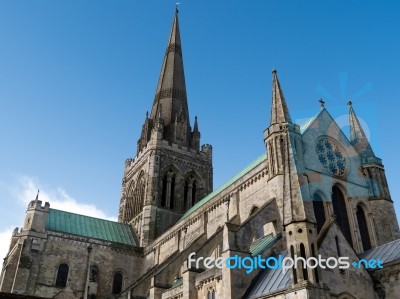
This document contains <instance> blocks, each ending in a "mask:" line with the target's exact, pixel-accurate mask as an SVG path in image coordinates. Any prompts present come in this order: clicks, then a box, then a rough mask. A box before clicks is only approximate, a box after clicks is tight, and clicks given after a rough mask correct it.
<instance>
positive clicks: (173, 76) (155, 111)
mask: <svg viewBox="0 0 400 299" xmlns="http://www.w3.org/2000/svg"><path fill="white" fill-rule="evenodd" d="M161 106H162V110H161V108H160V107H161ZM159 114H161V119H162V121H163V123H164V133H163V139H165V140H168V141H169V142H172V143H178V144H179V145H183V146H188V145H189V144H190V123H189V110H188V104H187V97H186V84H185V75H184V70H183V58H182V48H181V38H180V33H179V22H178V10H177V9H176V10H175V16H174V21H173V22H172V28H171V33H170V36H169V40H168V45H167V49H166V52H165V56H164V61H163V64H162V67H161V73H160V78H159V80H158V85H157V89H156V95H155V98H154V103H153V107H152V110H151V114H150V119H152V120H155V119H156V117H157V116H158V115H159ZM177 116H178V118H177ZM176 119H177V122H176V121H175V120H176Z"/></svg>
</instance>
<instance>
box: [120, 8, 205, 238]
mask: <svg viewBox="0 0 400 299" xmlns="http://www.w3.org/2000/svg"><path fill="white" fill-rule="evenodd" d="M193 126H194V128H193V130H192V128H191V126H190V119H189V108H188V101H187V93H186V84H185V75H184V69H183V55H182V44H181V38H180V31H179V21H178V10H177V9H176V10H175V15H174V20H173V22H172V28H171V33H170V36H169V39H168V44H167V48H166V51H165V55H164V60H163V64H162V67H161V73H160V77H159V80H158V84H157V88H156V94H155V97H154V101H153V105H152V109H151V113H150V114H148V113H146V116H145V121H144V124H143V126H142V132H141V135H140V138H139V140H138V142H137V153H136V156H135V157H134V158H131V159H127V160H126V162H125V171H124V177H123V181H122V192H121V193H122V194H121V201H120V209H119V217H118V220H119V221H120V222H125V223H130V224H131V225H132V226H133V228H134V229H135V231H136V233H137V236H138V238H139V240H140V244H141V246H146V245H147V244H149V242H151V241H152V240H154V239H155V238H156V237H157V236H159V235H160V234H162V233H163V232H164V231H165V230H167V229H168V228H169V227H170V226H171V225H173V224H174V223H175V222H176V221H177V220H178V219H179V218H180V217H181V216H182V215H183V213H184V212H185V211H186V210H188V209H189V208H191V207H192V206H193V205H194V204H195V203H196V202H198V201H199V200H200V199H201V198H203V197H204V196H206V195H207V194H208V193H210V192H211V191H212V186H213V176H212V171H213V169H212V146H211V145H209V144H206V145H202V146H200V131H199V125H198V120H197V117H196V118H195V121H194V124H193Z"/></svg>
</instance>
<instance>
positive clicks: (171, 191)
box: [161, 165, 179, 209]
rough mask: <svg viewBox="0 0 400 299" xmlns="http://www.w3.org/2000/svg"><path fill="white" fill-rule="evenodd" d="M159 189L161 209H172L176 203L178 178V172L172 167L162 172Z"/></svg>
mask: <svg viewBox="0 0 400 299" xmlns="http://www.w3.org/2000/svg"><path fill="white" fill-rule="evenodd" d="M163 173H164V174H163V176H162V187H161V207H163V208H167V209H174V208H176V207H177V202H176V184H177V181H178V177H179V171H178V170H177V169H176V167H173V166H172V165H171V166H169V167H168V168H166V170H164V171H163Z"/></svg>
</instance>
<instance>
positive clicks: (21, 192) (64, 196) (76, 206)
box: [0, 176, 117, 272]
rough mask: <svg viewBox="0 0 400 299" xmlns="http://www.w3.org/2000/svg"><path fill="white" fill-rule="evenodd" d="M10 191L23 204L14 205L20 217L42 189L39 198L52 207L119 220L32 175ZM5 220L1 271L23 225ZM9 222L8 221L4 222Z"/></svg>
mask: <svg viewBox="0 0 400 299" xmlns="http://www.w3.org/2000/svg"><path fill="white" fill-rule="evenodd" d="M7 189H8V192H9V193H10V195H11V197H12V198H15V199H16V201H17V202H19V203H20V204H22V205H23V206H24V207H21V205H16V206H20V207H18V208H17V207H14V208H15V211H14V210H13V211H12V212H13V214H14V213H21V215H20V218H21V219H23V217H24V214H23V213H24V210H25V208H26V207H27V205H28V204H29V202H31V201H32V200H33V199H35V197H36V194H37V191H38V190H40V194H39V199H40V200H41V201H42V202H43V204H44V203H45V202H49V203H50V207H51V208H53V209H58V210H63V211H68V212H72V213H76V214H81V215H87V216H92V217H96V218H102V219H107V220H112V221H117V218H116V217H113V216H110V215H107V214H106V213H105V212H104V211H102V210H100V209H99V208H97V207H96V206H95V205H93V204H88V203H80V202H78V201H77V200H76V199H74V198H73V197H71V196H70V195H69V194H68V193H67V191H65V190H64V189H62V188H53V189H51V188H48V187H47V188H43V185H41V184H40V183H39V181H38V180H36V179H33V178H31V177H27V176H23V177H20V178H19V179H18V184H17V185H16V186H12V187H11V186H7ZM14 221H15V219H13V220H12V222H9V221H3V223H2V229H4V230H2V231H0V272H1V269H2V263H3V258H4V257H5V256H6V254H7V252H8V247H9V246H10V240H11V235H12V232H13V230H14V228H15V227H17V226H19V227H20V226H21V225H22V223H18V224H17V225H15V226H12V225H13V224H14V223H15V222H14ZM4 222H8V223H4Z"/></svg>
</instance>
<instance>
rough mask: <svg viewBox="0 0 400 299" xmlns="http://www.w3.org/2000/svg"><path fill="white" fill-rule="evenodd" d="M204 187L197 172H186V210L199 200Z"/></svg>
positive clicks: (184, 194) (184, 197)
mask: <svg viewBox="0 0 400 299" xmlns="http://www.w3.org/2000/svg"><path fill="white" fill-rule="evenodd" d="M202 187H203V186H202V180H201V178H200V175H199V174H198V173H197V172H195V171H190V172H188V173H187V174H186V178H185V186H184V190H183V192H184V193H183V201H184V202H183V206H184V208H185V210H187V209H189V208H191V207H192V206H194V205H195V204H196V203H197V202H198V201H199V196H200V193H201V192H200V190H201V189H202Z"/></svg>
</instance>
